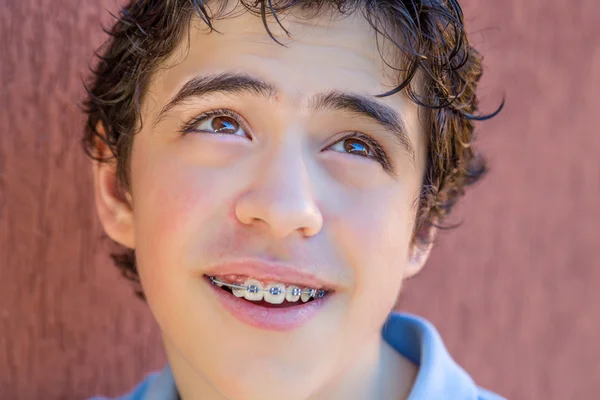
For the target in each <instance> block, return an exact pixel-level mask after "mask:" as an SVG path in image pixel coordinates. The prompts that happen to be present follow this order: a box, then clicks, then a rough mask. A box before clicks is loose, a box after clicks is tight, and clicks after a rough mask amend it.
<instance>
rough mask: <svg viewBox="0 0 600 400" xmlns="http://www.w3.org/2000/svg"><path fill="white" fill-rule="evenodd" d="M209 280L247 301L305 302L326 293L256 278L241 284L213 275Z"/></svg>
mask: <svg viewBox="0 0 600 400" xmlns="http://www.w3.org/2000/svg"><path fill="white" fill-rule="evenodd" d="M209 279H210V281H211V282H212V283H213V284H215V285H217V286H218V287H221V288H223V289H224V290H228V291H229V290H230V291H231V293H232V294H233V295H234V296H235V297H239V298H241V297H243V298H244V299H246V300H249V301H255V302H259V301H263V300H264V301H265V302H267V303H269V304H282V303H284V302H288V303H296V302H298V301H301V302H302V303H307V302H309V301H311V300H313V299H315V298H322V297H325V296H326V295H327V294H328V291H327V290H325V289H316V288H300V287H298V286H296V285H288V286H287V287H286V285H285V284H283V283H276V282H272V283H269V284H266V285H265V284H263V283H262V282H260V281H259V280H257V279H253V278H247V279H246V280H245V281H244V282H243V284H239V283H231V282H227V281H225V280H224V279H219V278H216V277H214V276H210V277H209Z"/></svg>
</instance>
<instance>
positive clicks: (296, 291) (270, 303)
mask: <svg viewBox="0 0 600 400" xmlns="http://www.w3.org/2000/svg"><path fill="white" fill-rule="evenodd" d="M258 275H260V274H258ZM203 278H204V280H205V281H206V282H207V283H208V285H210V288H211V289H212V290H211V291H212V292H213V293H214V294H215V295H216V298H217V300H218V301H219V303H221V305H222V306H223V307H224V308H225V310H227V311H228V312H229V314H231V315H232V316H233V317H235V318H236V319H237V320H238V321H240V322H242V323H244V324H246V325H250V326H252V327H255V328H259V329H264V330H275V331H287V330H291V329H295V328H298V327H299V326H301V325H303V324H305V323H306V322H308V321H309V320H310V319H312V318H313V317H314V316H316V315H317V314H318V313H319V311H320V310H321V309H322V308H323V306H324V305H326V304H327V303H329V301H330V299H331V298H333V295H334V293H335V290H334V289H333V288H329V287H326V286H323V285H322V284H321V283H320V282H317V281H314V280H311V279H301V278H300V279H298V280H297V281H292V280H283V279H278V280H273V277H272V275H268V276H267V275H264V274H263V275H262V276H261V277H260V278H259V277H258V276H257V275H254V276H250V275H242V274H234V273H226V274H221V273H211V274H206V275H204V276H203Z"/></svg>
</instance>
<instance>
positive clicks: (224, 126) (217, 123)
mask: <svg viewBox="0 0 600 400" xmlns="http://www.w3.org/2000/svg"><path fill="white" fill-rule="evenodd" d="M210 125H211V127H212V129H213V131H214V132H215V133H227V134H235V133H236V132H237V131H238V129H240V124H239V123H238V122H237V121H236V120H235V119H233V118H231V117H228V116H225V115H224V116H221V117H215V118H213V119H212V122H211V124H210Z"/></svg>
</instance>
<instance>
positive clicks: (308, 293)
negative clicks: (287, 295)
mask: <svg viewBox="0 0 600 400" xmlns="http://www.w3.org/2000/svg"><path fill="white" fill-rule="evenodd" d="M316 292H317V290H316V289H304V290H303V291H302V294H301V295H300V300H302V302H303V303H306V302H307V301H308V300H310V299H311V297H314V295H315V293H316Z"/></svg>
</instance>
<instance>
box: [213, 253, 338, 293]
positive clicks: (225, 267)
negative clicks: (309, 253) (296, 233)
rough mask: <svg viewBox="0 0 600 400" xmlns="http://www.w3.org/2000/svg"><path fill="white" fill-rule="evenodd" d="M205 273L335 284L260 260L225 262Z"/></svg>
mask: <svg viewBox="0 0 600 400" xmlns="http://www.w3.org/2000/svg"><path fill="white" fill-rule="evenodd" d="M205 275H207V276H217V275H242V276H248V277H251V278H254V279H257V280H259V281H273V282H282V283H290V284H295V285H302V286H305V287H310V288H314V289H329V290H333V289H334V287H335V285H334V284H333V283H332V282H329V281H327V280H325V279H322V278H320V277H317V276H316V275H314V274H312V273H309V272H306V271H303V270H301V269H299V268H297V267H294V266H292V265H289V264H280V263H273V262H268V261H262V260H243V261H232V262H225V263H222V264H218V265H214V266H212V267H210V268H209V269H208V270H206V272H205Z"/></svg>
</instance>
